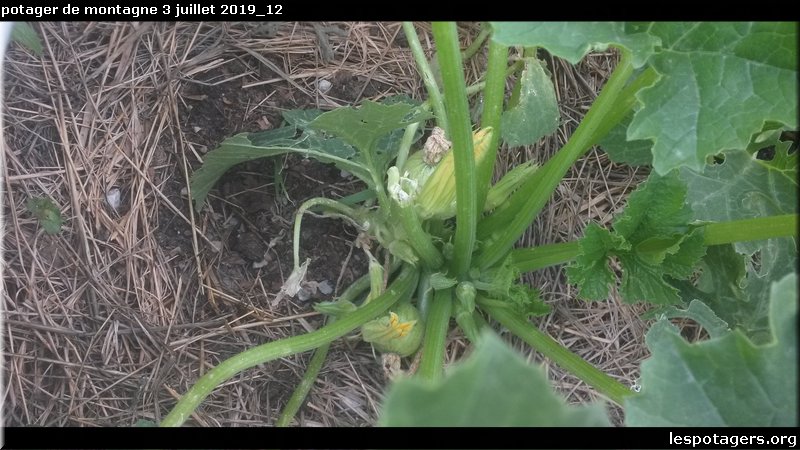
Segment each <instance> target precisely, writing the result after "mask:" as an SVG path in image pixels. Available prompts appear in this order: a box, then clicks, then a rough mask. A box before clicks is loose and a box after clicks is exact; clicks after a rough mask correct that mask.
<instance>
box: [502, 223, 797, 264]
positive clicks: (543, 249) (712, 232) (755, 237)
mask: <svg viewBox="0 0 800 450" xmlns="http://www.w3.org/2000/svg"><path fill="white" fill-rule="evenodd" d="M797 225H798V215H797V214H786V215H781V216H769V217H757V218H755V219H741V220H732V221H730V222H715V223H709V224H706V225H704V226H703V237H704V239H703V243H704V244H705V245H709V246H710V245H723V244H733V243H736V242H746V241H759V240H763V239H772V238H779V237H787V236H797ZM578 253H580V247H579V241H572V242H561V243H558V244H547V245H542V246H539V247H533V248H518V249H514V250H512V251H511V261H512V264H514V267H516V268H517V269H518V270H519V271H520V272H532V271H534V270H539V269H543V268H545V267H550V266H555V265H558V264H564V263H567V262H570V261H572V260H573V259H575V257H577V256H578Z"/></svg>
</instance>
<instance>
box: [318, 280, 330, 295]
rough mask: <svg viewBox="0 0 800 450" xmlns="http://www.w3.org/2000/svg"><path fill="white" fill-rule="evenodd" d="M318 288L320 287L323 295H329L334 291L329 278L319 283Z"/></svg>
mask: <svg viewBox="0 0 800 450" xmlns="http://www.w3.org/2000/svg"><path fill="white" fill-rule="evenodd" d="M317 289H319V292H320V293H321V294H322V295H329V294H331V293H332V292H333V286H331V283H330V281H328V280H323V281H322V282H321V283H319V284H317Z"/></svg>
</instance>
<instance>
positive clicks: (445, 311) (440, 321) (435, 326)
mask: <svg viewBox="0 0 800 450" xmlns="http://www.w3.org/2000/svg"><path fill="white" fill-rule="evenodd" d="M452 292H453V289H443V290H440V291H436V292H435V293H434V295H433V301H432V302H431V305H430V307H429V309H428V317H427V319H426V322H425V340H424V341H423V343H422V358H421V360H420V363H419V369H417V375H418V376H420V377H421V378H423V379H427V380H431V381H433V380H436V379H438V378H439V377H441V376H442V373H443V371H444V369H443V365H444V352H445V344H446V341H447V330H448V329H449V326H450V315H451V314H452V311H453V299H452Z"/></svg>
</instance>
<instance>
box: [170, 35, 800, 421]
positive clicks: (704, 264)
mask: <svg viewBox="0 0 800 450" xmlns="http://www.w3.org/2000/svg"><path fill="white" fill-rule="evenodd" d="M403 27H404V31H405V33H406V37H407V38H408V42H409V46H410V48H411V51H412V52H413V54H414V58H415V61H416V63H417V66H418V69H419V72H420V74H421V76H422V79H423V80H424V83H425V86H426V89H427V92H428V94H429V95H428V98H427V99H426V100H425V101H424V102H418V101H414V100H412V99H410V98H408V97H405V96H397V97H392V98H389V99H387V100H385V101H383V102H381V103H377V102H371V101H366V102H364V103H363V104H361V105H360V106H358V107H342V108H338V109H335V110H332V111H328V112H322V111H318V110H303V111H288V112H286V113H285V114H284V119H285V124H284V126H282V127H281V128H277V129H273V130H268V131H261V132H255V133H242V134H238V135H236V136H233V137H231V138H229V139H227V140H225V141H224V142H223V143H222V144H221V145H220V146H219V148H217V149H216V150H214V151H212V152H210V153H209V154H208V155H207V157H206V159H205V161H204V164H203V166H202V167H201V168H200V169H199V170H198V171H197V172H196V173H195V174H194V176H193V179H192V183H191V196H192V199H193V200H194V201H195V202H196V205H197V208H198V209H199V208H200V207H201V206H202V205H203V203H204V202H205V199H206V196H207V194H208V192H209V191H210V189H211V188H212V187H213V185H214V184H215V182H216V181H217V180H218V179H219V178H220V176H221V175H222V174H223V173H224V172H225V171H226V170H227V169H229V168H230V167H232V166H233V165H235V164H238V163H241V162H244V161H248V160H252V159H255V158H263V157H270V156H275V155H279V154H284V153H287V152H294V153H298V154H301V155H304V156H306V157H311V158H315V159H317V160H319V161H322V162H325V163H332V164H335V165H336V166H337V167H339V168H341V169H342V170H346V171H347V172H349V173H351V174H353V175H354V176H356V177H358V178H360V179H361V180H362V181H363V182H364V185H365V188H364V191H363V192H360V193H358V194H355V195H351V196H349V197H346V198H343V199H340V200H332V199H326V198H316V199H311V200H309V201H307V202H305V203H304V204H302V205H301V206H300V208H299V210H298V212H297V215H296V221H295V228H294V271H293V273H292V276H290V277H289V279H288V281H287V283H286V285H285V286H284V287H283V289H282V291H281V295H294V294H295V293H296V292H297V291H298V290H299V289H300V287H302V283H303V278H304V274H305V270H306V267H307V262H305V263H302V262H301V258H300V243H299V236H300V228H301V226H302V217H303V215H304V214H305V213H306V212H309V211H315V212H318V213H321V214H325V215H328V216H330V217H336V218H342V219H344V220H347V221H349V222H351V223H353V224H354V225H355V226H357V227H358V228H359V230H360V231H361V233H363V235H364V237H365V238H369V239H364V240H363V241H364V242H372V243H373V244H374V245H373V246H371V247H366V246H365V248H364V251H365V252H366V253H367V254H368V257H369V260H370V265H369V271H368V273H367V274H365V275H364V276H363V277H362V278H361V279H359V280H358V281H356V282H355V283H354V284H353V285H352V286H350V287H349V288H348V289H347V290H346V291H345V292H344V294H343V295H341V297H339V298H338V299H337V300H336V301H334V302H328V303H320V304H317V305H315V308H316V309H317V310H318V311H320V312H322V313H324V314H326V315H327V316H328V320H327V322H326V324H325V325H324V326H322V327H321V328H319V329H318V330H316V331H314V332H311V333H308V334H304V335H298V336H293V337H290V338H286V339H281V340H278V341H274V342H267V343H264V344H262V345H260V346H258V347H255V348H252V349H250V350H248V351H246V352H244V353H241V354H239V355H235V356H232V357H231V358H229V359H228V360H226V361H224V362H222V363H221V364H219V365H218V366H216V367H215V368H213V369H211V370H209V371H208V372H207V373H206V374H205V375H204V376H203V377H201V378H200V379H199V380H198V381H197V382H196V384H195V385H194V386H193V387H192V388H191V389H190V390H189V391H188V392H187V393H186V394H185V395H184V396H183V397H182V398H181V399H180V401H179V402H178V403H177V405H176V406H175V407H174V408H173V410H172V411H171V412H170V413H169V414H168V415H167V416H166V417H165V418H164V419H163V420H162V422H161V424H160V425H161V426H179V425H182V424H183V423H184V422H185V421H186V420H187V418H188V417H189V415H190V414H191V413H192V412H193V411H194V410H195V408H197V407H198V405H200V403H201V402H202V401H203V399H204V398H206V397H207V396H208V395H209V394H210V393H211V392H212V391H213V390H214V389H216V388H217V387H218V386H219V385H220V384H221V383H222V382H224V381H225V380H227V379H229V378H231V377H232V376H234V375H236V374H237V373H239V372H240V371H243V370H246V369H248V368H250V367H253V366H256V365H258V364H262V363H264V362H267V361H270V360H273V359H276V358H280V357H285V356H288V355H291V354H295V353H299V352H305V351H310V350H315V352H316V353H315V355H314V357H313V358H312V362H311V364H310V366H309V368H308V372H307V374H306V378H305V379H304V382H303V383H302V384H301V387H300V388H299V389H298V390H297V392H295V395H294V396H293V397H292V398H291V400H290V401H289V403H288V404H287V406H286V409H285V410H284V413H283V415H282V416H281V418H280V419H279V420H278V422H277V423H278V424H287V423H288V422H289V421H290V420H291V417H292V416H293V414H294V413H295V412H296V410H297V408H298V407H299V405H300V404H301V402H302V399H303V397H304V396H305V394H306V393H307V392H308V387H309V386H310V382H309V380H313V379H314V378H315V377H316V375H317V373H318V371H319V369H320V367H321V365H322V363H323V361H324V358H325V353H326V352H327V349H328V345H329V344H330V342H331V341H333V340H334V339H337V338H340V337H342V336H345V335H347V334H349V333H353V332H360V333H361V336H362V337H363V339H364V340H366V341H368V342H371V343H373V344H374V346H375V348H376V349H378V350H379V351H381V352H385V353H387V354H395V355H398V356H399V357H412V356H414V355H416V358H418V363H419V364H418V368H417V370H416V373H415V375H413V377H411V378H409V379H404V380H402V381H399V382H397V383H395V384H394V385H393V387H392V388H391V389H390V392H389V393H388V396H387V400H386V403H385V410H384V414H383V415H382V417H381V423H382V424H385V425H424V424H428V425H430V424H438V425H509V424H512V425H514V424H516V425H548V424H549V425H597V424H606V423H608V419H607V418H606V417H605V416H604V413H603V411H602V408H600V407H598V406H597V405H592V406H587V407H582V408H576V407H568V406H565V405H564V404H563V400H560V399H559V398H557V397H556V396H555V395H554V394H553V393H552V392H549V387H548V386H547V385H546V379H545V377H544V376H542V374H540V373H534V374H532V375H530V374H528V373H527V372H526V371H530V370H533V371H534V372H537V370H536V369H532V368H530V367H528V366H527V365H526V364H524V363H523V362H521V361H519V360H518V359H515V358H516V357H515V356H514V355H513V353H512V352H510V351H508V350H503V344H502V343H500V342H499V341H498V340H497V339H496V338H495V337H493V336H492V333H493V332H492V329H493V328H492V326H493V324H499V325H500V326H502V327H504V328H505V329H507V330H508V331H510V332H511V333H513V334H514V335H516V336H518V337H520V338H521V339H522V340H524V341H525V342H527V343H528V344H530V345H531V346H532V347H533V348H534V349H536V350H537V351H539V352H541V353H542V354H543V355H545V356H547V357H548V358H550V359H551V360H552V361H553V362H554V363H556V364H559V365H561V366H562V367H564V368H565V369H567V370H568V371H570V372H571V373H573V374H574V375H575V376H577V377H578V378H580V379H581V380H583V381H584V382H586V383H587V384H589V385H591V386H592V387H593V388H594V389H596V391H597V392H599V393H600V394H602V395H603V396H604V397H605V398H606V399H608V400H610V401H611V402H614V403H616V404H618V405H620V406H622V407H623V408H624V409H625V413H626V421H627V423H628V424H630V425H784V426H785V425H796V424H797V409H796V406H797V404H796V403H797V401H796V398H797V396H796V385H797V365H796V362H797V348H796V335H797V326H796V316H797V305H796V303H795V301H794V297H795V295H796V288H795V281H796V277H795V276H794V272H795V271H796V265H797V218H798V216H797V192H796V191H797V177H796V176H797V151H796V144H794V147H792V143H791V142H789V141H787V140H786V139H785V138H786V136H787V131H791V130H795V129H796V128H797V84H796V81H797V31H796V27H795V25H793V24H791V23H647V24H643V23H634V24H631V23H627V24H620V23H580V24H574V23H555V22H551V23H492V24H487V25H485V27H484V30H483V32H482V33H481V35H480V38H481V39H479V40H478V41H477V42H476V43H475V44H473V45H472V46H470V48H468V49H467V50H466V51H464V52H463V53H462V49H461V48H460V47H459V39H458V34H457V28H456V25H455V24H454V23H434V24H433V25H432V30H433V38H434V42H435V46H436V58H437V63H438V65H437V67H438V69H433V68H432V66H433V65H432V64H430V62H429V61H428V60H427V59H426V56H425V54H424V53H423V50H422V47H421V45H420V41H419V38H418V36H417V33H416V30H415V28H414V26H413V25H412V24H410V23H406V24H404V25H403ZM484 45H485V46H486V47H487V49H486V52H487V54H488V62H487V66H486V73H485V77H484V78H483V81H482V82H481V83H479V84H477V85H473V86H467V85H466V83H465V78H464V73H463V70H462V68H463V66H462V65H463V59H464V58H465V57H470V56H471V54H474V53H475V52H477V51H478V50H480V49H481V48H482V46H484ZM608 47H614V48H615V49H616V51H617V52H618V53H619V62H618V64H617V65H616V67H615V69H614V71H613V73H612V74H611V76H610V78H609V79H608V81H607V82H606V84H605V86H604V87H603V89H602V91H601V92H600V94H599V95H598V96H597V98H596V100H595V101H594V103H593V104H592V106H591V108H590V109H589V110H588V112H587V114H586V116H585V117H584V119H583V120H582V122H581V123H580V125H579V126H578V128H577V129H576V130H575V132H574V133H573V134H572V136H571V137H570V138H569V140H568V142H567V143H566V144H565V145H564V147H563V148H561V149H560V150H559V151H558V152H557V153H556V154H555V155H554V156H553V157H552V158H551V159H550V160H549V161H547V162H546V163H545V164H543V165H542V166H541V167H537V166H536V165H534V164H532V163H524V164H522V165H520V166H517V167H514V168H513V169H512V170H510V171H509V172H508V173H507V174H506V175H505V176H504V177H502V178H500V179H499V180H498V181H497V182H495V183H492V174H493V171H494V164H495V160H496V156H497V150H498V147H499V146H500V145H501V142H504V143H505V144H506V145H507V146H509V147H513V146H522V145H529V144H532V143H534V142H536V141H537V140H538V139H540V138H541V137H542V136H544V135H546V134H549V133H552V132H554V131H555V128H556V127H557V125H558V122H559V117H558V109H557V105H556V103H555V101H556V97H555V94H554V88H553V84H552V82H551V80H550V78H549V75H548V73H547V71H546V67H545V64H544V63H543V62H542V61H540V60H539V59H537V57H536V54H537V51H538V50H539V49H543V50H546V51H548V52H550V53H551V54H552V55H554V56H557V57H560V58H563V59H565V60H566V61H568V62H570V63H573V64H576V63H577V62H578V61H580V59H581V58H583V57H584V56H585V55H586V54H587V53H589V52H591V51H595V50H606V49H607V48H608ZM512 50H513V51H514V53H515V54H516V55H518V57H516V58H515V61H514V62H513V63H511V64H509V56H510V52H511V51H512ZM437 70H438V72H437ZM509 76H514V77H515V79H516V82H517V87H516V88H515V89H514V94H513V96H514V99H513V101H510V102H508V103H507V102H506V90H505V86H506V81H507V79H508V77H509ZM478 92H481V94H482V96H483V109H482V112H481V114H480V117H479V121H478V123H472V121H471V117H470V109H469V104H468V99H469V96H470V95H474V94H476V93H478ZM428 126H430V127H431V128H430V132H429V133H426V132H425V130H426V127H428ZM426 134H427V135H428V136H427V137H426V138H425V139H424V140H423V139H422V137H423V136H426ZM597 144H601V145H602V147H603V149H605V150H606V151H607V152H608V153H609V155H610V156H611V158H612V159H614V160H617V161H622V162H628V163H630V164H640V165H641V164H647V165H651V166H652V169H653V170H652V172H651V175H650V177H649V178H648V179H647V180H646V181H645V182H644V183H642V184H641V185H640V186H638V188H637V189H636V191H635V192H633V193H632V194H631V196H630V198H629V201H628V204H627V207H626V208H625V210H624V211H623V212H621V213H620V214H618V215H617V216H616V217H615V219H614V221H613V224H612V225H611V226H610V227H609V228H604V227H602V226H600V225H597V224H593V223H592V224H589V225H588V226H587V227H586V230H585V235H584V237H583V238H582V239H580V240H578V241H575V242H568V243H563V244H551V245H545V246H541V247H537V248H523V249H515V248H514V245H515V243H516V242H517V241H518V240H519V239H520V237H521V236H522V234H523V233H524V232H525V231H526V229H527V228H528V227H529V226H530V224H531V223H532V221H533V220H534V219H535V217H536V216H537V214H538V213H539V212H540V211H541V210H542V208H543V207H544V205H545V203H546V202H547V201H548V199H549V198H550V197H551V195H552V194H553V192H554V191H555V189H556V187H557V186H558V184H559V183H560V181H561V179H562V178H563V177H564V176H565V174H566V173H567V171H568V170H569V168H570V167H571V165H573V164H574V163H575V162H576V161H577V160H578V159H579V158H581V157H582V156H583V155H585V154H586V153H587V152H588V151H589V150H590V149H591V148H592V147H593V146H594V145H597ZM417 148H419V149H418V150H414V149H417ZM764 148H769V149H771V151H772V153H773V157H772V158H770V159H765V158H758V157H757V156H758V154H759V151H760V150H762V149H764ZM381 258H383V259H382V260H381ZM611 260H614V261H616V262H617V263H618V266H619V267H621V276H620V277H619V279H618V272H615V271H612V269H611V267H610V261H611ZM555 264H568V269H567V273H568V277H569V280H570V282H571V283H573V284H575V285H577V287H578V290H579V295H580V297H582V298H584V299H586V300H587V301H602V300H605V299H607V298H608V297H609V288H610V286H615V285H616V286H618V292H619V295H620V296H621V297H622V298H623V299H624V300H625V301H626V302H630V303H633V302H646V303H650V304H652V305H654V309H652V310H651V314H652V317H653V318H655V319H658V320H656V321H655V322H654V325H653V326H652V328H651V330H650V331H649V332H648V334H647V345H648V346H649V348H650V350H651V353H652V356H651V358H650V359H648V360H647V361H646V362H644V363H643V367H642V376H641V379H640V381H639V383H638V386H637V389H635V390H634V389H631V386H629V385H624V384H622V383H620V382H619V381H617V380H615V379H614V378H612V377H610V376H609V375H607V374H605V373H603V372H602V371H600V370H598V369H597V368H595V367H593V366H592V365H591V364H589V363H588V362H586V361H585V360H583V359H582V358H580V357H579V356H577V355H576V354H574V353H572V352H570V351H569V350H568V349H566V348H565V347H563V346H562V345H560V344H559V343H558V342H556V341H555V340H554V339H552V338H550V337H549V336H547V335H546V334H545V333H543V332H541V331H539V330H538V329H537V328H536V327H534V326H533V325H532V324H531V323H530V322H529V318H530V317H532V316H536V315H543V314H547V313H548V312H549V307H548V305H547V304H546V303H545V302H544V301H543V300H542V299H541V297H540V293H539V292H538V291H537V290H536V289H535V288H531V287H529V286H527V285H525V284H523V283H521V282H520V281H519V276H520V274H521V273H523V272H527V271H533V270H538V269H541V268H543V267H547V266H552V265H555ZM675 317H684V318H691V319H693V320H695V321H696V322H697V323H699V324H700V325H701V326H703V327H704V328H705V329H706V330H707V331H708V334H709V336H710V337H709V338H708V339H707V340H704V341H701V342H697V343H689V342H687V341H685V340H684V339H683V338H682V337H681V336H680V334H679V332H678V331H677V330H676V329H675V327H674V326H673V325H671V323H670V322H669V319H670V318H675ZM451 319H454V322H455V325H456V326H458V327H460V328H461V329H462V330H463V332H464V334H465V335H466V336H467V337H468V338H469V339H470V340H471V341H473V342H475V343H476V344H477V345H478V348H479V350H478V351H477V352H476V356H475V359H474V360H472V361H470V362H468V363H466V364H465V366H464V367H463V368H462V369H460V370H454V371H453V372H452V373H451V374H448V376H447V377H445V376H444V371H443V361H444V349H445V338H446V336H447V332H448V330H449V328H450V326H451ZM479 380H480V381H479ZM510 383H514V386H515V389H518V390H519V392H517V391H516V390H515V394H514V396H509V395H508V392H506V393H504V390H507V386H508V385H510ZM504 386H505V387H504ZM520 399H524V401H520ZM503 402H507V403H503ZM477 403H480V404H481V405H487V406H486V407H485V408H484V407H483V406H482V408H478V409H480V411H475V410H476V408H474V407H470V406H469V405H475V404H477ZM533 405H536V406H535V407H534V406H533Z"/></svg>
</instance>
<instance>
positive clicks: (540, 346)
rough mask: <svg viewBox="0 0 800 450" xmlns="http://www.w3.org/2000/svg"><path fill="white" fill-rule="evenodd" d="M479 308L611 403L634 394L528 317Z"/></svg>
mask: <svg viewBox="0 0 800 450" xmlns="http://www.w3.org/2000/svg"><path fill="white" fill-rule="evenodd" d="M481 307H482V309H483V310H484V311H486V312H488V313H489V315H491V316H492V317H493V318H494V319H495V320H497V321H498V322H500V323H501V324H502V325H503V326H504V327H506V328H507V329H508V330H509V331H511V332H512V333H513V334H514V335H516V336H518V337H519V338H521V339H522V340H524V341H525V342H527V343H528V344H529V345H530V346H531V347H533V348H534V349H536V351H538V352H539V353H541V354H543V355H544V356H546V357H548V358H550V359H551V360H552V361H553V362H555V363H556V364H558V365H559V366H561V367H563V368H564V369H566V370H568V371H569V372H570V373H572V374H573V375H575V376H576V377H578V378H579V379H581V380H583V381H584V382H585V383H586V384H588V385H589V386H592V387H593V388H595V389H597V390H598V391H599V392H600V393H602V394H603V395H605V396H606V397H608V398H609V399H610V400H611V401H613V402H614V403H616V404H618V405H622V401H623V399H624V398H625V397H627V396H630V395H632V394H634V392H633V391H631V390H630V389H629V388H628V387H626V386H625V385H624V384H622V383H620V382H619V381H617V380H615V379H613V378H611V377H610V376H608V375H606V374H605V372H603V371H601V370H599V369H597V368H596V367H594V366H593V365H591V364H589V363H588V362H586V361H585V360H584V359H583V358H581V357H580V356H578V355H576V354H575V353H572V352H571V351H570V350H569V349H567V348H566V347H564V346H563V345H561V344H560V343H558V342H557V341H555V340H554V339H553V338H551V337H550V336H548V335H547V334H545V333H543V332H541V331H539V329H537V328H536V327H534V326H533V325H532V324H530V323H529V322H528V321H527V320H523V319H521V318H519V317H518V316H516V315H515V314H514V313H513V312H512V311H510V310H508V309H506V308H502V307H498V306H495V305H489V304H482V305H481Z"/></svg>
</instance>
